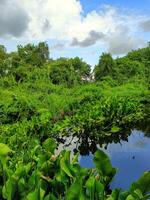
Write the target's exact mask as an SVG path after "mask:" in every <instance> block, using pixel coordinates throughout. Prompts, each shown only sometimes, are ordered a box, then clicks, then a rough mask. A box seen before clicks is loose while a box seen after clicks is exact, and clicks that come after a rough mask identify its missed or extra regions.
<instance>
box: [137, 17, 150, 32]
mask: <svg viewBox="0 0 150 200" xmlns="http://www.w3.org/2000/svg"><path fill="white" fill-rule="evenodd" d="M139 26H140V27H141V28H142V29H143V31H145V32H150V19H147V20H144V21H141V22H140V23H139Z"/></svg>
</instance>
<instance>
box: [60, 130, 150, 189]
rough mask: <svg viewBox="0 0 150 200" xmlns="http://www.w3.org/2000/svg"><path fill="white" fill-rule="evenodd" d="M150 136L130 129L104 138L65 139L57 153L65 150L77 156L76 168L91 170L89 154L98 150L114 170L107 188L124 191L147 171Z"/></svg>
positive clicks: (149, 160)
mask: <svg viewBox="0 0 150 200" xmlns="http://www.w3.org/2000/svg"><path fill="white" fill-rule="evenodd" d="M147 135H148V136H150V134H149V133H148V132H147V133H146V135H145V134H144V132H142V131H139V130H137V129H134V130H132V131H129V130H128V131H126V133H120V134H113V135H107V136H106V137H99V138H98V137H94V136H91V137H89V135H88V134H85V135H82V137H79V138H77V137H74V138H73V137H67V138H66V139H65V140H64V141H63V144H60V145H59V149H58V151H60V150H62V149H68V150H71V151H72V154H74V153H75V152H76V151H79V152H80V157H79V162H80V165H81V166H83V167H87V168H93V167H94V164H93V153H94V152H95V151H96V150H97V149H98V148H100V149H102V150H103V151H105V152H106V153H107V154H108V155H109V157H110V159H111V162H112V165H113V166H114V167H116V168H117V173H116V176H115V178H114V181H113V182H112V184H111V188H116V187H120V188H122V189H128V188H129V186H130V185H131V183H132V182H134V181H136V180H137V179H138V178H139V177H140V176H141V175H142V174H143V172H144V171H149V170H150V159H149V155H150V137H147Z"/></svg>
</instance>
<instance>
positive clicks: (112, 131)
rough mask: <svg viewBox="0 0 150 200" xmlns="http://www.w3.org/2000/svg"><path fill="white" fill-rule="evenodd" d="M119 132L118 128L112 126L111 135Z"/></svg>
mask: <svg viewBox="0 0 150 200" xmlns="http://www.w3.org/2000/svg"><path fill="white" fill-rule="evenodd" d="M119 131H120V128H119V127H118V126H113V127H112V128H111V133H117V132H119Z"/></svg>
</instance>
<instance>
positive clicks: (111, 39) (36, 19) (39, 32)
mask: <svg viewBox="0 0 150 200" xmlns="http://www.w3.org/2000/svg"><path fill="white" fill-rule="evenodd" d="M0 10H1V18H0V43H1V44H4V45H5V46H6V47H7V49H8V51H14V50H16V48H17V45H18V44H23V45H24V44H26V43H29V42H33V43H38V42H39V41H47V43H48V44H49V47H50V56H51V57H52V58H58V57H75V56H79V57H82V58H83V59H84V60H85V61H86V62H88V63H89V64H91V65H92V66H94V65H95V64H96V63H97V62H98V58H99V56H100V54H101V53H102V52H106V51H107V52H110V53H111V54H112V55H113V56H122V55H124V54H126V53H127V52H128V51H130V50H132V49H137V48H140V47H144V46H146V44H147V42H148V41H149V40H150V0H120V1H119V0H80V1H79V0H78V1H77V0H55V1H53V2H52V1H51V0H45V1H43V0H32V1H30V0H22V1H19V0H11V1H10V0H5V1H0Z"/></svg>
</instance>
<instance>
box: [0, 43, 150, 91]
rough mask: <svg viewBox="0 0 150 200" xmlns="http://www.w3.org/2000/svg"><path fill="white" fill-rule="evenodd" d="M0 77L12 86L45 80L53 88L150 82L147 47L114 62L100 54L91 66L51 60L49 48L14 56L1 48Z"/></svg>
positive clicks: (24, 49)
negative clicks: (108, 82) (106, 82)
mask: <svg viewBox="0 0 150 200" xmlns="http://www.w3.org/2000/svg"><path fill="white" fill-rule="evenodd" d="M0 77H9V78H10V77H11V78H13V80H14V81H15V82H17V83H18V82H19V83H20V82H22V81H27V80H29V79H30V81H34V80H35V79H40V78H43V79H47V80H49V81H50V82H51V83H53V84H56V85H64V86H67V87H73V86H75V85H79V84H83V83H85V82H89V81H103V80H106V79H107V80H108V79H109V80H110V81H112V83H113V81H116V84H117V85H118V84H119V85H120V84H122V83H125V82H129V81H130V80H131V79H132V80H133V79H141V80H142V81H143V80H146V82H148V83H149V82H150V80H149V77H150V46H149V45H148V46H147V47H146V48H143V49H138V50H135V51H131V52H130V53H128V54H127V55H126V56H124V57H121V58H116V59H113V57H112V55H111V54H110V53H103V54H102V55H101V56H100V58H99V61H98V64H97V65H96V66H95V67H94V70H93V71H91V66H90V65H89V64H87V63H86V62H84V61H83V60H82V59H81V58H79V57H75V58H59V59H56V60H53V59H51V58H50V52H49V48H48V44H47V43H45V42H40V43H39V44H37V45H34V44H27V45H25V46H22V45H19V46H18V47H17V51H16V52H11V53H7V50H6V48H5V47H4V46H3V45H0Z"/></svg>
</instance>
